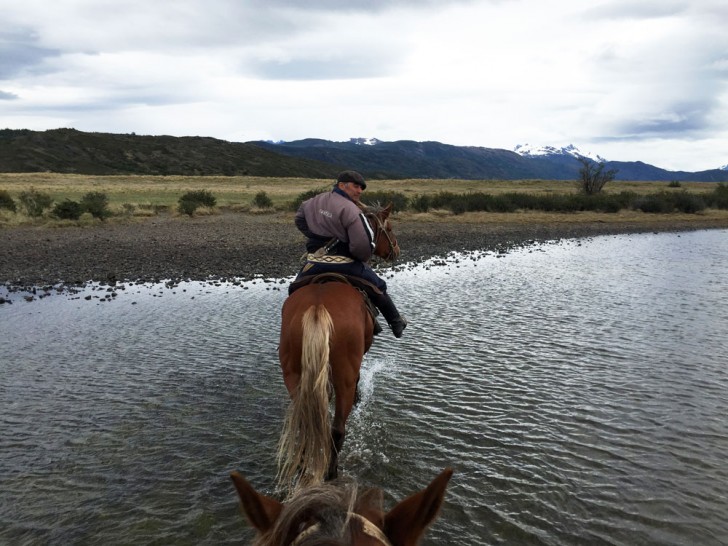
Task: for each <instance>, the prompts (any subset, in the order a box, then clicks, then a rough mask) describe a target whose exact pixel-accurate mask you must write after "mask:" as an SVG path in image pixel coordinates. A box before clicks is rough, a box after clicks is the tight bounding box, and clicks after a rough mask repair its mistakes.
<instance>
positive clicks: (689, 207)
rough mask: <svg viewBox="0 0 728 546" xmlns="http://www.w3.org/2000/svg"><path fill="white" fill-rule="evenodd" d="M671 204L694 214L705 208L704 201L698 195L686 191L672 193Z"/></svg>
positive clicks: (682, 210)
mask: <svg viewBox="0 0 728 546" xmlns="http://www.w3.org/2000/svg"><path fill="white" fill-rule="evenodd" d="M672 202H673V206H674V207H675V208H676V209H677V210H679V211H680V212H685V213H688V214H695V213H696V212H701V211H703V210H705V208H706V205H705V201H703V199H702V198H701V197H700V196H699V195H695V194H692V193H688V192H686V191H684V190H683V191H681V192H679V193H675V194H672Z"/></svg>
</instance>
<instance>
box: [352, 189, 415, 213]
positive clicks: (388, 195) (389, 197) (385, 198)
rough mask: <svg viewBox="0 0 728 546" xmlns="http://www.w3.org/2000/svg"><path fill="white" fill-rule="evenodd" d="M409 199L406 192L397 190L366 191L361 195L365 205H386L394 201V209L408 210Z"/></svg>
mask: <svg viewBox="0 0 728 546" xmlns="http://www.w3.org/2000/svg"><path fill="white" fill-rule="evenodd" d="M408 201H409V200H408V199H407V196H406V195H405V194H403V193H402V192H396V191H372V192H364V193H363V194H362V195H361V202H362V203H364V204H365V205H369V206H372V205H381V206H386V205H388V204H389V203H392V207H393V209H394V210H406V209H407V207H408V204H409V203H408Z"/></svg>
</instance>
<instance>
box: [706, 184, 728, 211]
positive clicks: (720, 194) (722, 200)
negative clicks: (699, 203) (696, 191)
mask: <svg viewBox="0 0 728 546" xmlns="http://www.w3.org/2000/svg"><path fill="white" fill-rule="evenodd" d="M704 198H705V202H706V205H708V206H709V207H712V208H714V209H728V186H726V185H725V184H723V182H721V183H719V184H718V186H717V187H716V188H715V189H714V190H713V191H712V192H711V193H709V194H707V195H705V196H704Z"/></svg>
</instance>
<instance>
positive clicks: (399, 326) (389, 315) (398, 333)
mask: <svg viewBox="0 0 728 546" xmlns="http://www.w3.org/2000/svg"><path fill="white" fill-rule="evenodd" d="M372 296H373V297H372ZM370 299H371V300H372V303H374V305H376V306H377V309H379V310H380V311H381V312H382V315H383V316H384V318H385V319H386V321H387V324H389V327H390V328H391V329H392V333H393V334H394V337H398V338H399V337H402V332H403V331H404V329H405V328H406V327H407V319H406V318H404V317H403V316H402V315H400V314H399V311H397V308H396V307H395V306H394V302H393V301H392V298H390V297H389V295H388V294H372V295H370Z"/></svg>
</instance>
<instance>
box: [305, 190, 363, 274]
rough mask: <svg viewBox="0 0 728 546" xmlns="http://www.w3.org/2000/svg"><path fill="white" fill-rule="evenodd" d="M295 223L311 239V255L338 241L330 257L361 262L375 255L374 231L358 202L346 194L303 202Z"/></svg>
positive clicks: (307, 243)
mask: <svg viewBox="0 0 728 546" xmlns="http://www.w3.org/2000/svg"><path fill="white" fill-rule="evenodd" d="M295 224H296V227H297V228H298V229H299V230H300V231H301V232H302V233H303V234H304V235H305V236H306V237H307V238H308V240H307V241H306V250H307V251H308V252H315V251H316V250H318V249H319V248H321V247H322V246H324V245H325V244H326V243H328V242H329V241H330V240H331V239H332V238H336V239H338V240H339V243H337V244H336V245H335V246H334V247H333V248H332V249H331V250H330V251H329V253H330V254H336V255H339V256H348V257H350V258H354V259H355V260H359V261H362V262H367V261H369V258H371V256H372V251H373V250H374V246H375V242H374V232H373V231H372V228H371V226H370V225H369V222H368V221H367V219H366V217H365V216H364V214H363V213H362V211H361V210H360V209H359V207H357V206H356V203H354V201H352V200H351V199H349V197H348V196H346V194H344V193H343V192H339V191H336V190H334V191H331V192H328V193H321V194H319V195H317V196H315V197H312V198H311V199H308V200H307V201H304V202H303V203H302V204H301V206H300V207H299V208H298V212H296V219H295Z"/></svg>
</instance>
